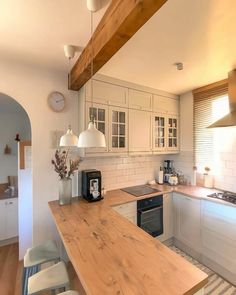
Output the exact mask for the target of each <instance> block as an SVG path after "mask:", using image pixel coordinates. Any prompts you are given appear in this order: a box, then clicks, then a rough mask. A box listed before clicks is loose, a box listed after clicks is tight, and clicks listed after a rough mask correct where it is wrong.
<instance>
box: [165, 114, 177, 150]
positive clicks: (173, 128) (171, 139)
mask: <svg viewBox="0 0 236 295" xmlns="http://www.w3.org/2000/svg"><path fill="white" fill-rule="evenodd" d="M166 122H167V128H166V131H167V136H166V138H167V150H169V151H177V150H178V149H179V119H178V117H177V116H168V117H167V119H166Z"/></svg>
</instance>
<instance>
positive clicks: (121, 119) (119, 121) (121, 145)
mask: <svg viewBox="0 0 236 295" xmlns="http://www.w3.org/2000/svg"><path fill="white" fill-rule="evenodd" d="M127 151H128V110H127V109H124V108H117V107H109V152H111V153H123V152H127Z"/></svg>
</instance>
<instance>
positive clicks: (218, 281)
mask: <svg viewBox="0 0 236 295" xmlns="http://www.w3.org/2000/svg"><path fill="white" fill-rule="evenodd" d="M170 249H171V250H173V251H175V252H176V253H177V254H179V255H181V256H182V257H183V258H185V259H186V260H188V261H189V262H191V263H192V264H194V265H195V266H196V267H198V268H200V269H201V270H202V271H204V272H205V273H207V274H208V276H209V278H208V284H207V285H206V286H205V289H204V295H236V288H235V287H234V286H233V285H231V284H230V283H229V282H227V281H225V280H224V279H223V278H222V277H220V276H219V275H218V274H216V273H215V272H213V271H212V270H211V269H209V268H207V267H206V266H205V265H203V264H201V263H199V262H198V261H197V260H195V259H193V258H192V257H190V256H189V255H187V254H186V253H184V252H183V251H181V250H180V249H178V248H176V247H175V246H170Z"/></svg>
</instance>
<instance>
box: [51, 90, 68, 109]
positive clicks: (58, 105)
mask: <svg viewBox="0 0 236 295" xmlns="http://www.w3.org/2000/svg"><path fill="white" fill-rule="evenodd" d="M48 105H49V107H50V108H51V109H52V110H53V111H54V112H61V111H63V110H64V108H65V97H64V95H63V94H62V93H60V92H57V91H54V92H52V93H50V94H49V96H48Z"/></svg>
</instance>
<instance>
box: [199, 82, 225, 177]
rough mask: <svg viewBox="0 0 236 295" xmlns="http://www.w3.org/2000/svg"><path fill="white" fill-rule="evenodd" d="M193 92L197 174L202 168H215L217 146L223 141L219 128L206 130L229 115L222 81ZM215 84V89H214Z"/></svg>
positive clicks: (221, 131)
mask: <svg viewBox="0 0 236 295" xmlns="http://www.w3.org/2000/svg"><path fill="white" fill-rule="evenodd" d="M219 83H221V82H217V83H214V84H212V87H210V85H208V86H206V87H202V88H199V89H197V90H195V91H193V95H194V157H195V165H196V166H197V169H198V171H199V172H204V168H205V167H206V166H207V167H210V169H211V170H214V169H215V168H216V160H217V159H218V158H219V155H218V151H219V149H218V146H219V144H220V141H221V142H222V141H223V140H224V139H223V138H222V136H223V137H224V131H223V129H225V128H223V129H221V128H216V129H211V128H210V129H208V128H207V127H208V126H209V125H210V124H212V123H214V122H215V121H217V120H218V119H220V118H222V117H223V116H225V115H226V114H228V113H229V101H228V96H227V92H228V89H227V88H228V87H227V85H228V84H227V81H226V80H224V81H223V83H222V84H221V85H219ZM216 84H217V88H216V87H215V86H216Z"/></svg>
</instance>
